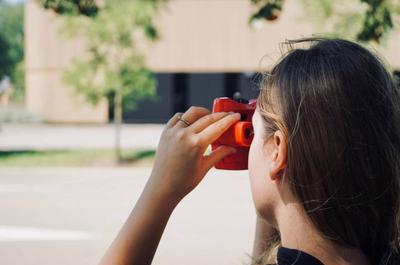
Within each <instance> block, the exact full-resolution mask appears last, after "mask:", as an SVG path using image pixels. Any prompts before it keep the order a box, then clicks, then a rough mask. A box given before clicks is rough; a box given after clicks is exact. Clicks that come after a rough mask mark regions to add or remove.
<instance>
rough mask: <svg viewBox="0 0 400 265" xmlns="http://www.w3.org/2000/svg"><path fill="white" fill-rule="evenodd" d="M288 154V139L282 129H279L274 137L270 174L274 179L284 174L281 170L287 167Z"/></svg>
mask: <svg viewBox="0 0 400 265" xmlns="http://www.w3.org/2000/svg"><path fill="white" fill-rule="evenodd" d="M286 154H287V146H286V139H285V136H284V135H283V133H282V131H280V130H278V131H276V132H275V133H274V135H273V139H272V154H271V161H270V169H269V175H270V176H271V179H272V180H277V179H280V177H281V176H282V175H281V174H280V171H282V170H284V169H285V168H286Z"/></svg>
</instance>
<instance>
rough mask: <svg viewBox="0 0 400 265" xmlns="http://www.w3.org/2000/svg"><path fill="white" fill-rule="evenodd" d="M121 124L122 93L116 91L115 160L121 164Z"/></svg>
mask: <svg viewBox="0 0 400 265" xmlns="http://www.w3.org/2000/svg"><path fill="white" fill-rule="evenodd" d="M121 124H122V91H121V90H119V89H117V90H116V91H115V95H114V126H115V158H116V161H117V163H121V162H122V155H121Z"/></svg>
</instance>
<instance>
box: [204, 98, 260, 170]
mask: <svg viewBox="0 0 400 265" xmlns="http://www.w3.org/2000/svg"><path fill="white" fill-rule="evenodd" d="M256 102H257V100H256V99H252V100H250V101H248V100H245V99H242V98H239V99H236V100H233V99H230V98H227V97H223V98H216V99H215V100H214V104H213V109H212V112H230V111H233V112H238V113H240V114H241V118H240V121H238V122H236V123H234V124H233V125H232V126H231V127H230V128H229V129H228V130H227V131H226V132H225V133H224V134H222V135H221V137H219V138H218V139H217V140H216V141H215V142H213V143H212V144H211V149H212V150H215V149H216V148H217V147H218V146H220V145H228V146H233V147H235V148H236V150H237V152H236V153H235V154H232V155H228V156H226V157H224V158H223V159H222V160H221V161H220V162H218V163H217V164H216V165H215V168H218V169H228V170H242V169H247V168H248V165H247V164H248V163H247V160H248V157H249V148H250V144H251V141H252V140H253V135H254V132H253V125H252V123H251V118H252V117H253V114H254V111H255V109H256Z"/></svg>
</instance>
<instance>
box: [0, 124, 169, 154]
mask: <svg viewBox="0 0 400 265" xmlns="http://www.w3.org/2000/svg"><path fill="white" fill-rule="evenodd" d="M164 126H165V125H164V124H125V125H123V127H122V133H121V146H122V148H131V149H155V148H156V147H157V144H158V141H159V137H160V135H161V132H162V130H163V128H164ZM114 137H115V134H114V127H113V125H109V124H106V125H64V124H63V125H53V124H2V125H1V131H0V150H50V149H97V148H99V149H100V148H102V149H107V148H113V147H114Z"/></svg>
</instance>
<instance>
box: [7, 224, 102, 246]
mask: <svg viewBox="0 0 400 265" xmlns="http://www.w3.org/2000/svg"><path fill="white" fill-rule="evenodd" d="M97 238H99V236H98V235H95V234H90V233H87V232H84V231H76V230H56V229H47V228H35V227H24V226H5V225H0V241H1V242H9V241H80V240H95V239H97Z"/></svg>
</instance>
